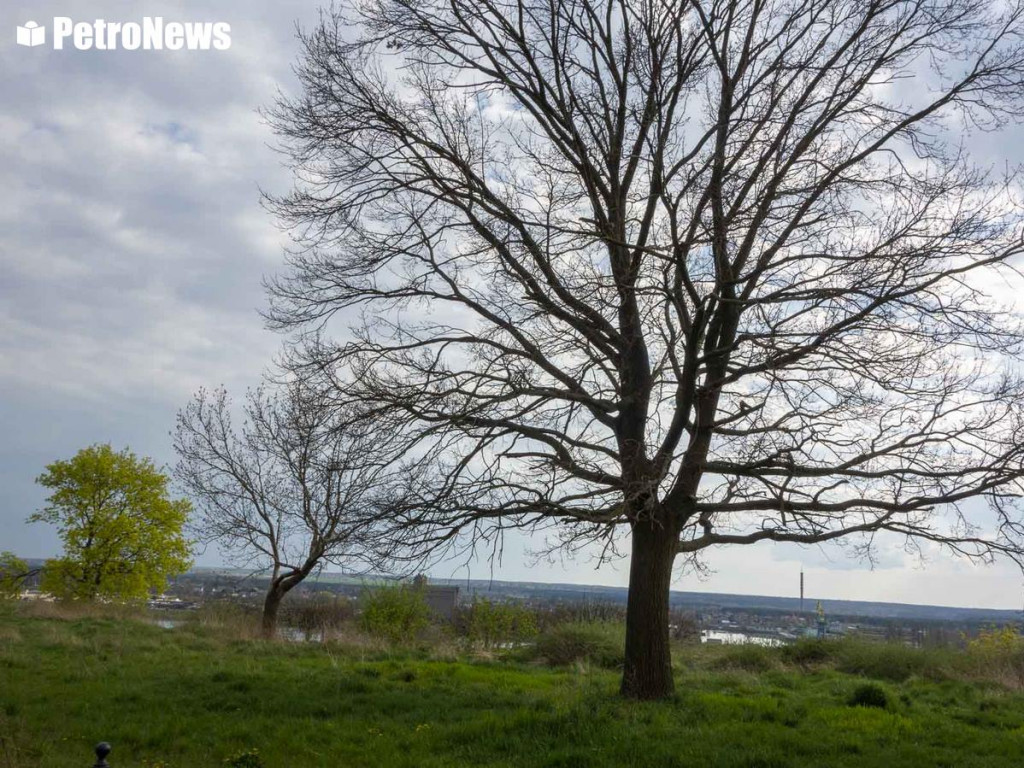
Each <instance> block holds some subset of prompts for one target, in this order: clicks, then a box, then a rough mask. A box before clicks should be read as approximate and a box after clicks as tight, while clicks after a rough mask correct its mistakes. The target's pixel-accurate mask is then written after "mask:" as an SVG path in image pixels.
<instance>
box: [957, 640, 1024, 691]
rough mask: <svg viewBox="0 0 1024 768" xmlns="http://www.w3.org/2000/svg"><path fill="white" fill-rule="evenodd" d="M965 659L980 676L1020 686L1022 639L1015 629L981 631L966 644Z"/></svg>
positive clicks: (1023, 666) (1023, 675) (1022, 678)
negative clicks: (980, 673)
mask: <svg viewBox="0 0 1024 768" xmlns="http://www.w3.org/2000/svg"><path fill="white" fill-rule="evenodd" d="M967 658H968V660H969V663H971V664H972V666H975V667H976V668H977V669H978V671H980V672H982V673H983V674H982V676H985V677H989V678H994V679H997V680H999V681H1000V682H1002V683H1004V684H1008V685H1010V686H1011V687H1016V688H1019V687H1022V686H1024V637H1022V636H1021V635H1020V634H1018V632H1017V629H1016V628H1015V627H1011V626H1006V627H1002V628H997V627H993V628H991V629H986V630H982V631H981V632H980V633H979V634H978V636H977V637H976V638H974V639H973V640H970V641H968V643H967Z"/></svg>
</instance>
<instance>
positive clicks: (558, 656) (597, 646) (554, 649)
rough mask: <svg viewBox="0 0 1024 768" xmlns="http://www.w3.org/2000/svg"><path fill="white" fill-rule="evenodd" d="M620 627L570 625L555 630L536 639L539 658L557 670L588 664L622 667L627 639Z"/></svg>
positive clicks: (609, 625)
mask: <svg viewBox="0 0 1024 768" xmlns="http://www.w3.org/2000/svg"><path fill="white" fill-rule="evenodd" d="M622 631H623V628H622V626H621V625H616V624H608V623H589V624H584V623H578V622H575V623H569V624H562V625H561V626H558V627H553V628H552V629H549V630H548V631H547V632H544V633H543V634H542V635H540V637H538V638H537V645H536V649H535V652H536V654H537V656H539V657H540V658H542V659H544V660H545V661H547V663H548V664H552V665H554V666H562V665H566V664H573V663H575V662H577V661H588V662H591V663H592V664H596V665H597V666H599V667H605V668H608V669H614V668H616V667H620V666H622V661H623V656H624V650H623V647H624V638H623V636H622Z"/></svg>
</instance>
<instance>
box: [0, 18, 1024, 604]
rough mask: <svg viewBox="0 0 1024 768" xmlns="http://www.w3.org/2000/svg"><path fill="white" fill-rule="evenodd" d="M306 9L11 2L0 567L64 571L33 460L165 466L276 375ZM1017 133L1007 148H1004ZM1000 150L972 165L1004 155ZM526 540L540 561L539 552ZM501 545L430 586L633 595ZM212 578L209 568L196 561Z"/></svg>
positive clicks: (1, 241) (759, 555) (892, 575)
mask: <svg viewBox="0 0 1024 768" xmlns="http://www.w3.org/2000/svg"><path fill="white" fill-rule="evenodd" d="M147 15H149V16H163V17H164V18H165V19H167V20H177V21H211V22H227V23H229V24H230V25H231V38H232V45H231V48H230V50H228V51H208V52H195V51H134V52H126V51H118V52H110V51H95V50H94V51H86V52H80V51H75V50H62V51H55V50H52V49H51V48H50V47H49V45H45V46H40V47H38V48H23V47H18V46H16V45H15V26H16V25H17V24H24V23H25V22H27V21H29V20H34V21H36V22H37V23H39V24H40V25H42V26H47V27H49V26H50V23H51V19H52V17H54V16H71V17H73V18H75V19H76V20H87V21H92V20H93V19H95V18H104V19H106V20H108V21H122V22H129V21H141V18H142V17H143V16H147ZM315 15H316V4H315V2H310V3H308V4H307V3H299V2H289V3H282V2H274V1H272V0H250V1H249V2H241V0H232V2H215V3H211V2H171V0H160V1H158V2H102V1H93V2H89V3H83V2H76V1H75V0H61V1H60V2H49V1H48V0H36V1H35V2H26V1H25V0H13V2H12V0H5V1H4V3H3V5H2V7H0V550H5V549H11V550H14V551H15V552H17V553H18V554H20V555H22V556H25V557H46V556H51V555H55V554H57V552H58V550H59V546H58V540H57V538H56V536H55V534H54V532H53V531H52V530H48V529H47V528H46V527H45V526H42V525H39V524H36V525H32V526H29V525H26V524H25V522H24V521H25V518H26V517H27V516H28V515H29V514H30V513H31V512H33V511H34V510H36V509H38V508H39V506H40V505H41V503H42V500H43V494H42V492H41V489H39V488H38V487H37V486H36V485H35V483H34V478H35V477H37V476H38V475H39V473H40V472H41V471H42V469H43V467H44V465H45V464H46V463H48V462H50V461H53V460H54V459H58V458H67V457H70V456H71V455H73V454H74V453H75V452H76V451H77V450H78V449H79V448H82V447H84V446H86V445H89V444H91V443H96V442H110V443H112V444H113V445H114V446H115V448H120V447H124V446H130V447H131V448H132V449H133V450H134V451H135V452H137V453H140V454H144V455H148V456H151V457H152V458H153V459H154V460H155V461H156V462H157V463H159V464H167V465H169V464H171V463H172V462H173V456H172V451H171V447H170V438H169V431H170V429H171V428H172V426H173V422H174V415H175V412H176V411H177V409H178V408H180V407H181V406H183V405H184V404H185V403H186V402H187V400H188V399H189V397H190V395H191V394H192V393H193V392H194V391H195V390H196V389H197V388H198V387H200V386H204V385H205V386H217V385H225V386H227V387H228V388H229V389H230V390H232V391H234V392H236V393H239V394H240V393H241V392H242V391H243V390H244V389H245V387H247V386H249V385H252V384H254V383H256V382H257V380H258V379H259V377H260V374H261V372H262V371H263V370H264V369H265V368H267V367H268V366H269V365H271V363H272V360H273V357H274V355H275V352H276V351H277V349H278V347H279V344H280V341H281V340H280V339H279V338H278V337H276V336H275V335H274V334H272V333H270V332H268V331H266V330H264V328H263V325H262V322H261V319H260V317H259V315H258V309H259V308H260V307H262V306H263V304H264V296H263V291H262V288H261V280H262V278H263V277H264V276H265V275H268V274H272V273H274V272H275V271H276V270H278V269H279V268H280V267H281V264H282V256H281V254H282V247H283V244H284V238H283V236H282V235H281V233H280V232H279V231H278V230H277V229H276V228H275V227H274V225H273V221H272V220H271V218H270V217H269V216H268V215H267V214H266V213H265V212H264V211H263V210H262V209H261V207H260V205H259V189H260V188H261V187H262V188H265V189H268V190H277V191H279V190H281V189H283V188H285V187H286V186H287V184H288V174H287V172H286V170H285V169H283V168H282V167H281V165H280V164H279V158H278V157H277V156H276V155H275V153H274V152H273V151H272V150H271V149H270V145H271V144H272V141H273V138H272V136H271V135H270V134H269V132H268V130H267V128H266V127H265V126H264V125H263V124H262V122H261V120H260V118H259V116H258V115H257V112H256V110H257V108H259V107H260V106H261V105H266V104H268V103H269V102H270V100H271V99H272V98H273V96H274V93H275V90H276V89H277V88H281V89H283V90H286V91H287V90H290V89H291V88H292V87H293V86H294V81H293V79H292V76H291V71H290V65H291V63H292V61H293V58H294V56H295V54H296V50H297V46H296V44H295V41H294V38H293V31H294V25H295V23H297V22H298V23H303V22H307V23H309V22H311V21H312V20H314V19H315ZM1018 136H1019V134H1018ZM1006 146H1011V144H1009V143H1004V144H1002V145H999V144H991V145H988V146H985V147H983V148H982V149H983V151H987V152H989V153H991V154H992V155H993V156H994V157H996V158H998V153H999V152H1001V151H1005V150H1003V149H1002V147H1006ZM534 544H537V545H539V542H536V543H534ZM534 544H531V542H528V541H521V540H516V541H511V542H509V544H508V546H506V549H505V554H504V558H503V560H502V562H501V563H500V564H496V565H494V566H493V568H492V566H491V565H490V564H488V563H487V562H486V561H484V560H481V561H480V562H478V563H476V564H475V565H473V566H471V567H470V568H469V569H467V568H465V567H461V566H456V565H455V564H452V565H451V566H450V567H447V568H439V569H437V570H436V571H435V573H436V575H438V576H473V577H478V578H486V577H488V576H491V575H493V576H494V577H495V578H502V579H524V580H532V581H571V582H577V583H595V584H597V583H599V584H618V585H624V584H625V583H626V572H627V567H626V564H625V563H622V564H619V565H618V567H604V568H602V569H600V570H595V569H594V567H593V565H592V564H591V563H589V562H587V561H582V560H578V561H575V562H569V563H560V562H554V563H548V562H541V563H536V562H534V561H533V560H532V559H530V558H528V557H526V556H524V550H526V549H529V548H530V547H531V546H534ZM199 563H200V564H203V565H215V564H218V563H220V560H219V558H218V555H217V553H216V552H212V551H211V552H207V553H205V554H203V555H202V556H201V557H200V558H199ZM709 564H710V566H711V568H712V571H713V572H712V573H711V574H710V575H709V576H707V577H706V578H704V579H703V580H697V579H696V578H695V577H694V576H692V575H687V574H682V573H681V574H680V576H679V578H678V579H677V581H676V585H675V587H676V588H677V589H694V590H700V591H717V592H738V593H752V594H772V595H795V594H796V593H797V585H798V573H799V570H800V568H801V566H802V567H803V568H804V570H805V571H806V574H807V583H808V593H809V595H811V596H812V597H818V598H822V599H825V600H827V599H828V598H833V599H838V598H842V599H863V600H891V601H897V602H918V603H932V604H955V605H979V606H986V607H1001V608H1012V607H1017V606H1020V605H1021V599H1022V594H1024V590H1022V579H1021V576H1020V574H1019V572H1018V571H1017V570H1016V569H1014V568H1013V567H1011V566H1009V565H999V566H994V567H989V568H983V567H974V566H971V565H968V564H966V563H962V562H957V561H953V560H952V559H950V557H949V556H947V555H943V554H941V553H933V554H932V555H931V556H930V557H929V559H928V561H927V562H926V563H925V564H924V565H923V566H922V565H921V564H920V563H919V562H918V561H917V560H916V559H914V558H912V557H910V556H908V555H906V554H905V553H903V552H902V550H900V549H899V548H898V547H897V546H895V545H894V546H889V547H883V550H882V552H881V556H880V559H879V561H878V562H877V563H876V564H875V568H874V570H872V569H870V568H869V567H868V565H867V564H864V563H861V562H858V561H851V560H850V559H848V558H846V557H845V556H844V554H843V552H842V551H840V550H838V549H836V548H828V549H824V548H811V549H801V548H798V547H795V546H779V545H776V546H772V545H770V544H764V545H760V546H759V547H757V548H749V547H748V548H742V549H740V550H738V551H721V552H712V553H711V556H710V558H709Z"/></svg>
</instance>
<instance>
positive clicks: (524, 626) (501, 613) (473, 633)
mask: <svg viewBox="0 0 1024 768" xmlns="http://www.w3.org/2000/svg"><path fill="white" fill-rule="evenodd" d="M458 630H459V631H460V633H462V634H463V635H465V637H466V639H467V640H469V642H470V643H471V644H474V645H479V646H480V647H482V648H484V649H488V650H489V649H491V648H495V647H497V646H499V645H501V644H503V643H513V644H519V643H523V642H525V641H527V640H530V639H532V638H533V637H535V636H536V635H537V621H536V619H535V617H534V614H533V612H532V611H531V610H530V609H529V608H527V607H525V606H522V605H518V604H516V603H499V602H494V601H492V600H487V599H486V598H482V599H476V600H474V601H473V603H472V605H470V606H469V607H467V608H465V609H464V610H462V611H460V612H459V616H458Z"/></svg>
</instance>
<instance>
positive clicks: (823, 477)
mask: <svg viewBox="0 0 1024 768" xmlns="http://www.w3.org/2000/svg"><path fill="white" fill-rule="evenodd" d="M1022 32H1024V24H1022V8H1021V5H1020V4H1019V3H1017V2H996V3H993V2H991V1H990V0H519V1H518V2H516V1H514V0H361V1H360V2H358V3H356V4H354V5H349V6H345V7H342V8H340V9H336V10H335V11H332V12H329V13H325V14H324V16H323V17H322V19H321V22H320V23H319V24H318V25H317V26H316V27H315V28H314V29H313V30H311V31H310V32H308V33H305V34H303V35H301V42H302V44H303V55H302V58H301V63H300V66H299V68H298V74H299V78H300V86H301V92H300V93H299V94H298V95H296V96H295V97H294V98H283V99H282V100H281V101H280V103H279V104H278V105H277V106H276V107H275V108H274V109H272V110H271V112H270V114H271V119H272V122H273V123H274V124H275V126H276V129H277V130H278V131H279V132H280V135H281V136H282V143H283V145H284V147H285V148H286V150H287V152H289V153H290V158H291V162H292V164H293V167H294V169H295V174H296V179H297V183H296V187H295V189H294V191H293V192H292V193H290V194H289V195H287V196H284V197H283V198H280V199H276V200H274V201H272V202H273V203H274V205H275V207H276V210H277V212H278V214H279V215H280V217H281V219H282V221H283V222H284V223H285V224H287V225H289V226H291V227H293V230H294V232H295V233H296V241H297V243H298V247H297V248H296V249H295V250H294V252H293V254H292V255H291V257H290V270H289V271H288V272H287V273H286V274H284V275H283V276H282V277H280V278H279V279H278V280H276V281H274V282H273V283H272V284H271V286H270V288H271V293H272V296H273V308H272V310H271V317H272V318H273V320H274V321H275V322H276V323H277V324H278V325H279V326H280V327H282V328H286V329H289V328H290V329H293V330H301V331H302V332H303V336H304V344H303V345H302V350H301V356H302V359H303V361H304V362H305V363H306V365H307V368H306V370H308V371H319V372H320V373H322V374H327V375H328V376H331V377H333V378H335V379H336V381H337V382H339V384H341V385H342V387H341V388H340V389H339V391H338V397H339V402H342V401H344V402H347V403H350V404H362V405H363V406H364V407H367V408H369V409H376V410H377V411H379V412H380V413H385V412H386V413H389V414H390V416H389V418H391V420H392V422H391V423H392V426H391V428H390V429H389V432H390V433H393V434H403V435H405V436H407V437H408V439H409V441H410V450H411V451H413V452H414V453H415V455H416V456H417V457H418V458H420V459H424V460H430V461H431V463H432V465H433V467H434V470H433V473H432V475H431V478H430V480H429V482H424V484H423V485H422V487H421V488H420V489H419V490H420V496H419V498H418V500H417V505H416V507H415V509H410V510H409V511H408V513H407V514H405V515H402V516H401V519H400V520H396V525H400V526H418V527H417V528H415V530H418V531H420V533H419V534H417V535H415V536H412V537H411V539H410V538H409V533H408V531H406V533H405V534H404V535H405V537H406V540H407V541H408V543H410V544H416V545H418V546H420V547H423V548H430V547H438V546H443V545H446V544H450V543H451V542H453V541H455V540H456V539H460V540H462V541H467V540H468V541H473V540H474V539H475V538H477V537H490V536H495V535H499V534H500V532H501V531H502V530H507V529H509V528H512V527H521V528H530V529H533V528H537V527H543V526H552V527H553V528H555V529H556V530H557V531H560V532H561V533H562V537H561V538H559V539H556V541H561V542H563V543H565V544H566V545H575V544H581V543H583V542H587V541H595V540H596V541H598V542H601V541H603V542H605V543H611V542H614V540H615V536H616V532H617V531H622V530H625V531H628V532H629V534H630V537H629V540H630V547H631V549H630V552H631V563H630V577H629V578H630V581H629V599H628V610H627V628H626V659H625V670H624V675H623V681H622V690H623V692H624V694H626V695H628V696H634V697H643V698H652V697H659V696H664V695H666V694H668V693H669V692H670V691H671V690H672V687H673V682H672V674H671V664H670V654H669V631H668V629H669V628H668V619H667V616H668V600H669V586H670V582H671V579H672V573H673V564H674V563H675V562H676V560H677V558H678V557H679V556H680V554H683V555H684V556H686V557H694V556H695V555H696V553H698V552H700V551H701V550H703V549H705V548H707V547H711V546H716V545H733V544H735V545H743V544H754V543H756V542H761V541H768V542H798V543H804V544H811V543H816V542H824V541H828V540H833V539H838V538H840V537H847V536H851V537H854V538H855V540H856V542H857V544H858V546H869V545H870V544H871V542H872V541H873V540H874V537H875V536H876V535H877V534H878V533H879V532H888V534H890V535H896V536H898V537H903V540H904V541H905V543H906V544H907V545H908V546H911V547H913V546H914V545H915V543H918V544H919V543H920V542H922V541H925V540H926V541H929V542H935V543H937V544H938V545H942V546H944V547H946V548H948V549H949V550H951V551H953V552H955V553H958V554H961V555H964V556H967V557H970V558H977V559H982V560H987V559H991V558H992V557H994V556H996V555H1007V556H1009V557H1011V558H1013V559H1015V560H1018V561H1019V560H1020V558H1021V552H1022V549H1021V544H1022V533H1024V527H1022V521H1021V515H1020V512H1019V509H1018V507H1017V504H1016V500H1017V497H1018V495H1019V494H1020V492H1021V477H1022V458H1024V444H1022V437H1024V432H1022V403H1024V400H1022V394H1024V393H1022V384H1021V379H1020V377H1019V374H1018V370H1017V364H1018V362H1019V360H1020V357H1019V355H1020V352H1021V341H1022V333H1021V326H1020V324H1019V317H1018V315H1016V314H1015V313H1014V312H1013V308H1012V307H1008V308H1001V307H1000V306H998V304H997V302H996V301H995V300H994V299H993V298H992V297H991V296H990V295H989V294H990V293H991V291H992V290H995V289H998V288H999V287H1000V286H1005V285H1007V281H1008V280H1013V279H1015V278H1016V273H1015V272H1014V271H1013V269H1012V261H1013V259H1014V257H1016V256H1018V255H1019V254H1020V253H1021V251H1022V248H1024V243H1022V215H1021V214H1022V209H1021V204H1020V196H1019V193H1020V185H1019V181H1020V178H1019V176H1018V175H1017V173H1016V171H1014V170H1013V169H1009V170H1008V169H1006V168H1004V167H1002V163H1001V162H999V163H997V166H999V167H997V168H995V169H989V168H986V167H984V165H983V164H982V163H981V162H980V161H979V160H978V159H977V158H973V157H972V156H971V153H970V152H969V151H968V149H967V147H968V146H969V142H968V141H967V140H966V139H965V138H964V137H965V136H967V135H968V133H969V132H973V133H974V134H976V135H977V134H982V133H983V132H984V131H990V130H994V129H998V128H1000V127H1001V126H1003V125H1005V124H1006V123H1007V121H1009V120H1012V119H1013V118H1014V117H1015V116H1016V114H1017V113H1018V111H1019V110H1020V109H1021V107H1022V106H1024V98H1022V97H1024V90H1022V88H1024V49H1022V44H1021V34H1022ZM996 159H997V160H999V158H998V157H997V158H996ZM337 313H343V316H344V317H347V318H348V320H349V321H350V325H351V330H350V331H349V332H348V335H347V336H346V337H345V339H344V340H343V341H340V342H339V341H332V339H336V338H338V332H337V327H338V324H339V318H336V317H335V315H337ZM981 497H983V498H984V500H987V502H988V503H987V505H986V504H984V503H983V502H982V501H977V502H973V501H972V500H974V499H976V498H981Z"/></svg>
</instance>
